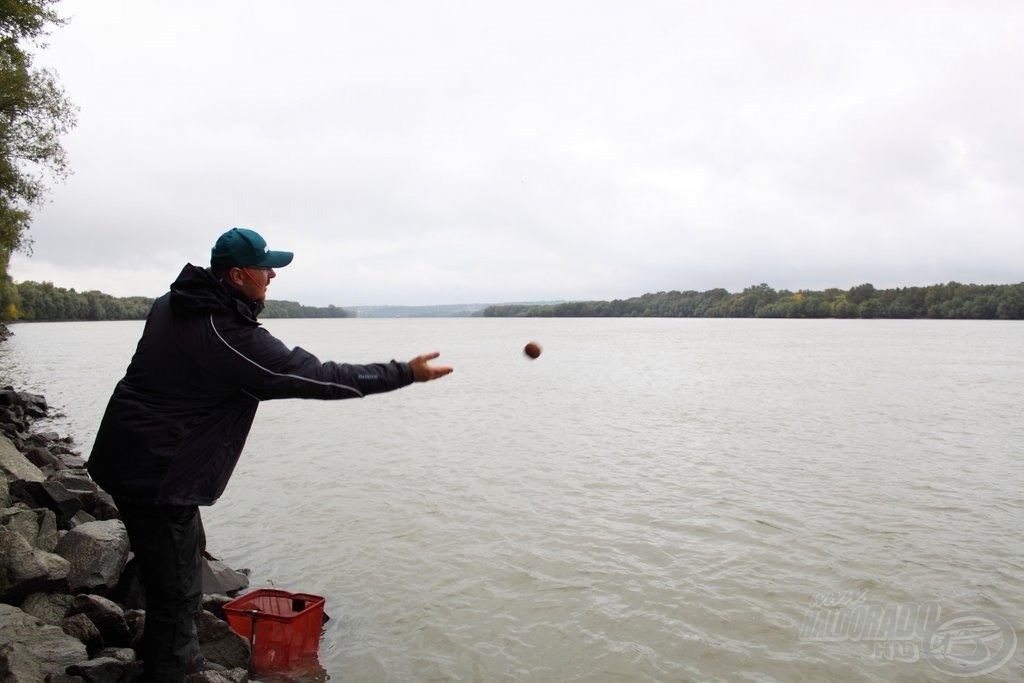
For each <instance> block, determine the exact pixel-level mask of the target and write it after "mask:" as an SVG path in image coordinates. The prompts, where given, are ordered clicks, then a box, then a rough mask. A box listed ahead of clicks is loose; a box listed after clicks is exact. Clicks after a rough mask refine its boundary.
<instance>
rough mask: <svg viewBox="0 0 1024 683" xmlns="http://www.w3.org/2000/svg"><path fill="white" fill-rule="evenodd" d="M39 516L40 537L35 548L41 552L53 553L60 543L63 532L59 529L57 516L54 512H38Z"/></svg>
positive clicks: (37, 537)
mask: <svg viewBox="0 0 1024 683" xmlns="http://www.w3.org/2000/svg"><path fill="white" fill-rule="evenodd" d="M36 512H37V513H38V514H39V535H38V536H36V543H35V546H36V548H38V549H39V550H45V551H46V552H48V553H52V552H53V551H54V549H55V548H56V547H57V543H59V542H60V539H61V532H60V530H59V529H58V528H57V515H56V514H55V513H54V512H53V510H37V511H36Z"/></svg>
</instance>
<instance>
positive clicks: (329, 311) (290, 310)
mask: <svg viewBox="0 0 1024 683" xmlns="http://www.w3.org/2000/svg"><path fill="white" fill-rule="evenodd" d="M260 317H261V318H352V317H355V316H354V315H353V314H352V312H351V311H348V310H346V309H344V308H338V307H337V306H335V305H334V304H331V305H330V306H324V307H318V306H303V305H302V304H300V303H299V302H297V301H275V300H273V299H267V301H266V308H264V309H263V312H262V313H260Z"/></svg>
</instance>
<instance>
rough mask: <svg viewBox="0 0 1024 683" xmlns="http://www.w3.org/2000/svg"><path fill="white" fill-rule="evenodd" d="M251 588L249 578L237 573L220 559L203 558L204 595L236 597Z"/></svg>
mask: <svg viewBox="0 0 1024 683" xmlns="http://www.w3.org/2000/svg"><path fill="white" fill-rule="evenodd" d="M248 587H249V577H248V576H247V575H246V574H244V573H243V572H239V571H235V570H234V569H232V568H231V567H229V566H227V565H226V564H224V563H223V562H221V561H220V560H218V559H215V558H210V557H204V558H203V593H206V594H207V595H234V594H235V593H237V592H239V591H241V590H245V589H246V588H248Z"/></svg>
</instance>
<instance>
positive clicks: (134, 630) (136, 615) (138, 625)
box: [124, 609, 146, 650]
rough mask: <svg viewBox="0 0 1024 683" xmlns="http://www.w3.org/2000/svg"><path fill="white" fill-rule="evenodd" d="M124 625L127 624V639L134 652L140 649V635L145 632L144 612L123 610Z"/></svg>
mask: <svg viewBox="0 0 1024 683" xmlns="http://www.w3.org/2000/svg"><path fill="white" fill-rule="evenodd" d="M124 620H125V623H127V624H128V634H129V635H128V637H129V639H130V640H131V643H132V647H133V648H134V649H135V650H140V649H142V634H143V632H145V630H146V611H145V610H141V609H130V610H125V613H124Z"/></svg>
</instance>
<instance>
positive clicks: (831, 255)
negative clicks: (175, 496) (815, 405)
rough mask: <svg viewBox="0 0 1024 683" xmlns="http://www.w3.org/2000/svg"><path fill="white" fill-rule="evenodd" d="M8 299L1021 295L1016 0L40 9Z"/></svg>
mask: <svg viewBox="0 0 1024 683" xmlns="http://www.w3.org/2000/svg"><path fill="white" fill-rule="evenodd" d="M57 8H58V11H59V12H60V14H61V15H63V16H65V17H67V18H68V19H69V23H68V24H67V25H66V26H64V27H60V28H56V29H54V31H53V32H52V33H51V35H50V36H49V38H48V39H47V46H46V47H45V49H42V50H38V51H36V57H35V63H36V65H38V66H44V67H46V68H49V69H52V70H53V71H55V72H56V74H57V76H58V78H59V80H60V82H61V83H62V84H63V86H64V88H65V91H66V94H67V95H68V97H69V98H70V99H71V100H72V101H73V102H74V103H75V104H76V105H77V106H78V107H79V113H78V125H77V127H76V128H75V129H74V130H73V131H72V132H71V133H69V134H68V135H67V136H66V138H65V139H64V146H65V148H66V150H67V152H68V156H69V161H70V165H71V168H72V171H73V175H72V176H71V177H70V178H68V179H67V181H66V182H64V183H62V184H54V185H53V186H52V191H51V193H50V201H49V203H48V204H47V205H46V206H44V207H43V208H41V209H40V210H39V211H37V213H36V218H35V221H34V224H33V227H32V229H31V238H32V239H33V247H32V255H31V256H29V255H27V254H17V255H15V256H14V258H13V259H12V262H11V266H10V273H11V275H12V277H13V278H14V280H15V281H16V282H19V281H22V280H35V281H50V282H53V283H54V284H55V285H57V286H59V287H67V288H75V289H77V290H78V291H88V290H94V289H95V290H100V291H103V292H106V293H109V294H113V295H115V296H136V295H137V296H154V297H155V296H158V295H160V294H162V293H163V292H165V291H166V290H167V287H168V285H169V284H170V283H171V282H172V281H173V280H174V278H175V277H176V276H177V274H178V272H179V271H180V270H181V268H182V267H183V266H184V264H185V263H193V264H195V265H203V266H206V265H208V263H209V253H210V248H211V247H212V246H213V243H214V242H215V241H216V239H217V237H218V235H220V234H221V233H222V232H224V231H225V230H227V229H229V228H231V227H236V226H240V227H248V228H251V229H253V230H256V231H257V232H259V233H260V234H262V235H263V237H265V238H266V240H267V242H268V244H269V246H270V248H271V249H284V250H289V251H294V252H295V259H294V261H293V262H292V264H291V265H289V266H288V267H286V268H283V269H281V270H280V271H279V272H278V277H277V278H276V279H275V280H274V281H273V283H272V284H271V287H270V290H269V294H268V296H269V298H272V299H286V300H291V301H299V302H301V303H303V304H306V305H316V306H325V305H328V304H335V305H339V306H345V305H351V306H355V305H388V304H402V305H428V304H449V303H499V302H513V301H551V300H581V299H615V298H628V297H631V296H639V295H641V294H643V293H646V292H658V291H668V290H699V291H704V290H707V289H712V288H716V287H724V288H726V289H728V290H729V291H741V290H742V289H743V288H744V287H747V286H750V285H755V284H759V283H767V284H769V285H771V286H772V287H775V288H776V289H791V290H798V289H824V288H827V287H840V288H848V287H851V286H854V285H857V284H861V283H864V282H871V283H873V284H874V285H875V286H876V287H899V286H913V285H929V284H936V283H941V282H948V281H951V280H955V281H958V282H973V283H995V284H1009V283H1016V282H1021V281H1024V263H1022V255H1024V229H1022V228H1024V226H1022V218H1024V125H1022V123H1021V122H1022V121H1024V87H1022V84H1024V50H1022V49H1021V47H1020V44H1021V43H1020V40H1021V39H1020V36H1021V35H1024V3H1022V2H1020V1H1019V0H971V1H970V2H965V1H956V2H952V1H949V0H921V1H918V0H900V1H899V2H891V0H886V1H884V2H883V1H876V0H831V1H829V2H821V1H820V0H807V1H802V0H779V1H776V2H764V1H763V0H732V1H728V0H723V1H722V2H706V1H692V0H690V1H688V0H671V1H664V2H657V1H650V0H635V1H631V2H623V1H614V2H612V1H607V0H586V1H583V0H542V1H535V0H517V1H516V2H497V1H492V2H486V1H470V0H462V1H454V0H412V1H405V0H399V1H394V0H380V1H379V2H351V1H349V0H330V1H322V0H308V1H304V2H293V3H282V2H264V1H259V0H248V1H245V2H239V1H232V0H223V1H216V2H211V1H207V0H203V1H197V0H184V1H182V0H179V1H177V2H173V3H170V2H132V1H129V0H120V1H114V0H64V2H61V3H60V4H59V5H58V6H57Z"/></svg>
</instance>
